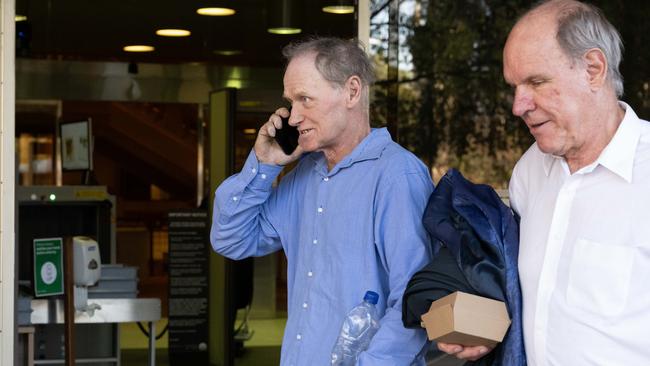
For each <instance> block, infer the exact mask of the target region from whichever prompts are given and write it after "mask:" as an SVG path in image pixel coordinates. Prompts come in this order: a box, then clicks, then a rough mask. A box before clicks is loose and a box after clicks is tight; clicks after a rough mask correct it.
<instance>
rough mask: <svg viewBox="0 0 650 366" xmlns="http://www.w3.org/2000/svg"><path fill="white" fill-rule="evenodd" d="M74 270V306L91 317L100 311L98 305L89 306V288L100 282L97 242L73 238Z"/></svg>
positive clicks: (80, 237) (83, 238)
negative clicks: (96, 311)
mask: <svg viewBox="0 0 650 366" xmlns="http://www.w3.org/2000/svg"><path fill="white" fill-rule="evenodd" d="M72 248H73V249H72V251H73V269H74V306H75V309H76V310H79V311H87V312H88V313H89V314H90V316H92V315H93V313H94V311H95V310H97V309H99V308H100V307H99V305H97V304H90V305H89V304H88V286H93V285H95V284H96V283H97V281H99V276H100V275H101V264H102V262H101V260H100V258H99V246H98V245H97V242H96V241H95V240H93V239H91V238H89V237H86V236H75V237H73V238H72Z"/></svg>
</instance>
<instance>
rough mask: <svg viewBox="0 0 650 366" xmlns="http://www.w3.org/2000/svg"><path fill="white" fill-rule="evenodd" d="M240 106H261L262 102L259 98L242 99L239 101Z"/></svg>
mask: <svg viewBox="0 0 650 366" xmlns="http://www.w3.org/2000/svg"><path fill="white" fill-rule="evenodd" d="M239 106H240V107H244V108H254V107H261V106H262V102H260V101H259V100H242V101H241V102H239Z"/></svg>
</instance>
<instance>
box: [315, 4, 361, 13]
mask: <svg viewBox="0 0 650 366" xmlns="http://www.w3.org/2000/svg"><path fill="white" fill-rule="evenodd" d="M323 11H324V12H325V13H330V14H352V13H354V6H352V5H332V6H325V7H323Z"/></svg>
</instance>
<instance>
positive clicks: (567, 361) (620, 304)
mask: <svg viewBox="0 0 650 366" xmlns="http://www.w3.org/2000/svg"><path fill="white" fill-rule="evenodd" d="M621 49H622V45H621V40H620V36H619V34H618V32H617V31H616V29H614V27H613V26H612V25H611V24H610V23H609V22H608V21H607V20H606V19H605V18H604V17H603V16H602V14H601V13H600V11H599V10H598V9H597V8H595V7H593V6H591V5H586V4H584V3H580V2H577V1H568V0H554V1H553V0H552V1H547V2H543V3H541V4H539V5H537V6H536V7H535V8H533V9H532V10H530V11H529V12H527V13H526V14H525V15H524V16H523V17H522V18H521V19H520V20H519V21H518V22H517V24H516V25H515V26H514V28H513V29H512V31H511V33H510V35H509V37H508V40H507V42H506V45H505V48H504V52H503V73H504V77H505V79H506V81H507V82H508V83H509V84H510V85H511V86H512V87H513V89H514V93H515V95H514V101H513V107H512V111H513V113H514V114H515V115H517V116H519V117H521V118H522V119H523V120H524V122H525V123H526V125H527V126H528V128H529V130H530V132H531V133H532V134H533V136H534V137H535V140H536V142H535V144H533V145H532V146H531V147H530V148H529V149H528V151H527V152H526V153H525V154H524V155H523V156H522V158H521V159H520V160H519V162H518V163H517V165H516V166H515V169H514V172H513V175H512V178H511V181H510V202H511V204H512V207H513V208H514V209H515V211H517V212H518V213H519V215H520V216H521V227H520V252H519V275H520V281H521V288H522V297H523V328H524V343H525V347H526V354H527V360H528V364H529V365H533V366H542V365H572V366H573V365H608V366H609V365H647V364H650V123H648V122H647V121H644V120H641V119H639V118H638V117H637V116H636V114H635V113H634V111H633V110H632V108H631V107H630V106H628V105H627V104H625V103H623V102H620V101H619V100H618V99H619V98H620V97H621V96H622V94H623V82H622V77H621V75H620V73H619V71H618V65H619V63H620V60H621ZM439 348H440V349H442V350H443V351H445V352H447V353H450V354H455V355H456V356H457V357H458V358H462V359H470V360H476V359H478V358H480V357H482V356H483V355H484V354H486V353H487V352H489V349H487V348H485V347H463V346H461V345H454V344H439Z"/></svg>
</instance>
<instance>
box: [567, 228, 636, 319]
mask: <svg viewBox="0 0 650 366" xmlns="http://www.w3.org/2000/svg"><path fill="white" fill-rule="evenodd" d="M634 253H635V248H634V247H633V246H625V245H611V244H604V243H598V242H594V241H590V240H586V239H578V241H577V242H576V246H575V247H574V249H573V256H572V260H571V264H570V268H569V283H568V287H567V303H568V305H569V306H572V307H575V308H578V309H581V310H585V311H587V312H590V313H594V314H597V315H601V316H608V317H611V316H616V315H619V314H620V313H621V312H622V311H623V309H624V308H625V305H626V303H627V298H628V292H629V289H630V282H631V277H632V271H633V267H634Z"/></svg>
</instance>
